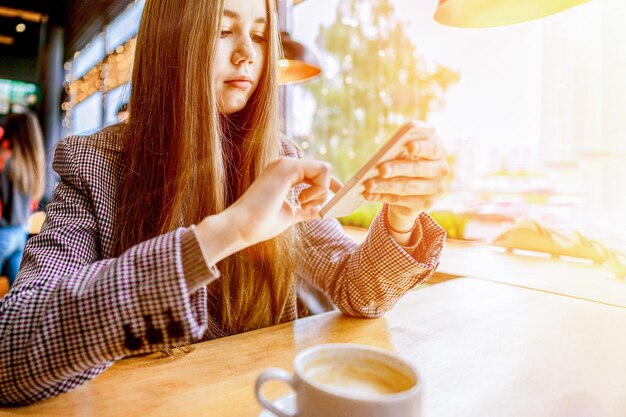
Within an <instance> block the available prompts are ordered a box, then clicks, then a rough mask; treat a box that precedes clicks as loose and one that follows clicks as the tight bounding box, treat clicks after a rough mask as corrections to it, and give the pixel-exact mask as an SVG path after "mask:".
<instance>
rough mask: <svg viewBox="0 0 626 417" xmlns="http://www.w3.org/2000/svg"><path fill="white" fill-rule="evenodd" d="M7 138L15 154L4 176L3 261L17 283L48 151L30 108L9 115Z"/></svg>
mask: <svg viewBox="0 0 626 417" xmlns="http://www.w3.org/2000/svg"><path fill="white" fill-rule="evenodd" d="M4 138H5V139H6V140H8V141H9V149H10V152H11V154H10V156H9V158H8V159H7V160H6V161H5V163H4V166H3V167H2V173H1V175H0V176H1V183H0V187H1V189H0V193H1V201H2V217H1V219H0V262H1V263H2V264H3V265H4V270H5V271H6V274H7V276H8V278H9V284H10V285H13V283H14V282H15V277H16V275H17V271H18V269H19V266H20V262H21V261H22V254H23V253H24V246H25V245H26V239H27V238H28V218H29V217H30V215H31V213H32V207H33V201H34V202H37V203H38V202H39V200H41V197H42V196H43V189H44V181H45V153H44V146H43V139H42V133H41V127H40V125H39V120H38V119H37V116H36V115H35V114H34V113H32V112H30V111H26V112H24V113H16V114H10V115H9V116H7V118H6V119H5V122H4Z"/></svg>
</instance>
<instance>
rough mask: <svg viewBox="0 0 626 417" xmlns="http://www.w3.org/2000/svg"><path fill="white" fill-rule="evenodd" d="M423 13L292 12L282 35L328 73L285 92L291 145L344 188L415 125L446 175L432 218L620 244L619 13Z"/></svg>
mask: <svg viewBox="0 0 626 417" xmlns="http://www.w3.org/2000/svg"><path fill="white" fill-rule="evenodd" d="M320 2H321V3H322V4H320ZM432 14H433V6H432V4H431V3H430V2H414V1H410V0H383V1H356V0H352V1H341V2H339V1H338V0H316V1H315V2H313V1H310V2H306V1H305V2H302V3H300V4H298V5H296V6H295V7H294V9H293V16H294V25H293V27H294V30H293V33H292V36H293V37H294V38H295V39H297V40H299V41H302V42H303V43H305V44H306V45H308V46H313V47H314V48H315V49H317V50H318V52H319V53H320V55H321V56H322V58H323V62H324V65H325V76H324V77H322V78H319V79H317V80H314V81H310V82H308V83H305V84H303V85H301V86H298V87H295V88H293V90H294V106H293V117H295V118H297V120H298V121H297V122H296V123H294V125H295V127H296V129H297V130H296V131H295V139H296V141H297V142H299V143H300V145H301V146H302V147H303V148H305V149H307V152H308V153H309V154H310V155H311V156H313V157H317V158H320V159H328V160H330V161H331V162H332V163H333V167H334V168H333V170H334V172H335V173H336V174H339V176H340V177H341V179H343V180H345V179H346V178H347V177H348V176H349V174H351V173H352V172H354V167H356V166H359V164H360V163H362V162H363V160H364V158H366V156H367V155H369V154H370V153H371V147H372V144H377V143H379V142H380V141H381V140H382V139H381V137H382V138H385V137H387V136H388V135H389V134H390V133H391V131H393V129H394V128H395V126H396V125H397V124H399V123H401V122H402V121H403V120H404V119H405V118H407V117H415V118H420V117H421V118H424V119H426V120H427V121H429V122H430V123H431V124H433V125H434V126H435V127H436V128H437V129H438V132H439V135H440V136H441V138H442V141H443V142H444V145H445V146H446V148H447V152H448V158H449V164H450V165H451V168H452V175H451V177H450V184H449V187H448V189H449V193H448V194H447V195H446V196H445V198H443V199H441V200H440V201H439V203H438V206H437V207H436V209H438V210H451V211H455V212H462V213H469V214H471V215H472V216H474V217H475V218H482V219H485V220H489V219H491V220H494V219H499V220H498V221H497V222H495V223H497V224H499V225H502V224H506V223H507V222H508V224H510V223H511V222H513V221H515V220H519V219H521V218H533V219H535V220H538V221H540V222H541V223H542V224H545V225H547V226H552V227H555V228H567V229H569V230H574V229H578V230H581V231H583V232H585V233H588V234H589V235H591V236H596V237H600V238H601V239H602V241H603V242H606V243H610V244H612V245H613V246H615V247H622V248H623V247H626V216H625V215H624V213H626V180H625V178H626V122H625V120H626V100H624V97H625V96H626V78H624V77H623V73H624V71H625V70H626V48H624V47H623V45H624V44H625V43H626V26H624V25H623V22H624V20H626V3H624V2H620V1H617V0H604V1H596V2H589V3H586V4H584V5H581V6H578V7H574V8H572V9H569V10H567V11H564V12H562V13H559V14H556V15H553V16H549V17H547V18H544V19H541V20H537V21H533V22H528V23H524V24H519V25H514V26H508V27H501V28H493V29H477V30H471V29H456V28H449V27H445V26H442V25H439V24H437V23H436V22H434V20H433V19H432ZM394 37H395V39H396V42H395V44H394V43H390V44H389V45H388V46H386V47H385V48H381V49H379V50H373V49H372V46H374V45H383V44H384V43H383V39H385V38H389V39H394ZM399 42H401V45H400V43H399ZM415 57H417V58H415ZM407 62H410V63H411V65H409V66H407V65H406V63H407ZM394 77H395V78H394ZM402 79H404V80H410V81H408V82H407V83H406V84H407V90H406V91H402V90H399V89H398V85H399V84H398V82H397V81H398V80H400V81H401V80H402ZM416 84H418V85H419V86H420V87H419V89H418V90H419V95H418V96H417V98H415V97H414V96H413V95H412V93H411V92H410V91H409V92H407V91H408V90H410V89H412V88H413V87H415V85H416ZM372 93H374V94H372ZM403 106H404V107H403ZM360 150H365V152H360ZM351 160H354V161H355V162H354V163H353V162H350V161H351ZM485 230H486V229H485ZM491 236H493V233H492V234H490V235H487V236H482V237H491Z"/></svg>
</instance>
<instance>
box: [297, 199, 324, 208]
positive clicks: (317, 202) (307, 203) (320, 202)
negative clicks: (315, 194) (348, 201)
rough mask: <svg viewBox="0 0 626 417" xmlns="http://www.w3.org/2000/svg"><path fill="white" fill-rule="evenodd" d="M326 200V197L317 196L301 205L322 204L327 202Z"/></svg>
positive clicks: (303, 206) (305, 206)
mask: <svg viewBox="0 0 626 417" xmlns="http://www.w3.org/2000/svg"><path fill="white" fill-rule="evenodd" d="M326 200H327V199H326V198H317V199H315V200H311V201H307V202H306V203H303V204H301V205H300V207H302V208H308V207H313V206H321V205H322V204H324V203H325V202H326Z"/></svg>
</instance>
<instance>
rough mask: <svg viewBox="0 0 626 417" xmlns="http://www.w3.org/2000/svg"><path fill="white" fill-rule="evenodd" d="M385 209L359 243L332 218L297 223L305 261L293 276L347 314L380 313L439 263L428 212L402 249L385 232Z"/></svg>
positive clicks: (438, 233) (440, 234)
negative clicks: (304, 280) (418, 233)
mask: <svg viewBox="0 0 626 417" xmlns="http://www.w3.org/2000/svg"><path fill="white" fill-rule="evenodd" d="M385 213H386V210H383V211H382V212H381V213H380V214H379V215H378V216H377V217H376V218H375V219H374V221H373V223H372V225H371V227H370V230H369V233H368V235H367V238H366V240H365V241H364V242H363V243H362V244H360V245H357V244H356V243H355V242H354V241H353V240H352V238H350V237H349V236H348V235H347V234H346V233H345V232H344V231H343V228H342V227H341V225H340V224H339V222H338V221H337V220H335V219H328V220H321V219H320V220H313V221H310V222H307V223H305V224H303V225H302V228H301V230H302V232H303V233H302V235H303V237H302V252H303V254H302V256H303V259H304V260H305V261H304V262H302V263H300V264H299V269H300V271H299V274H300V275H302V276H304V277H307V278H308V279H309V280H310V281H311V282H312V283H313V284H314V285H315V286H316V287H318V288H319V289H320V290H322V291H323V292H325V293H326V294H328V296H329V297H330V298H331V300H332V301H333V303H334V304H335V305H336V306H337V307H338V308H339V309H340V310H341V311H342V312H343V313H345V314H347V315H350V316H357V317H379V316H381V315H382V314H383V313H384V312H385V311H388V310H389V309H391V308H392V307H393V305H394V304H395V303H396V302H397V301H398V300H399V299H400V297H401V296H402V295H403V294H404V293H406V292H407V291H409V290H410V289H412V288H414V287H415V286H416V285H419V284H421V283H424V282H425V281H426V280H428V278H429V277H430V276H431V275H432V274H433V272H434V271H435V269H436V268H437V266H438V265H439V257H440V255H441V251H442V249H443V243H444V239H445V232H444V231H443V229H442V228H441V227H440V226H439V225H438V224H437V223H436V222H435V221H434V220H433V219H432V217H430V215H428V214H426V213H422V214H421V215H420V217H419V230H420V231H421V239H419V242H416V243H415V244H414V245H413V246H411V247H402V246H400V245H398V244H397V243H396V241H395V240H394V239H393V238H392V237H391V235H390V234H389V231H388V229H387V226H386V221H385ZM418 238H419V236H418Z"/></svg>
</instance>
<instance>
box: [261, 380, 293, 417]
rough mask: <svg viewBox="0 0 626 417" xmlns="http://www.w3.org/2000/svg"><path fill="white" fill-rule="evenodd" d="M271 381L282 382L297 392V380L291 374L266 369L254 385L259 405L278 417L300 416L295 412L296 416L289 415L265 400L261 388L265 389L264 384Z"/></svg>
mask: <svg viewBox="0 0 626 417" xmlns="http://www.w3.org/2000/svg"><path fill="white" fill-rule="evenodd" d="M271 380H277V381H282V382H284V383H285V384H287V385H289V386H290V387H291V389H293V390H294V391H295V390H296V388H295V380H294V378H293V376H292V375H291V374H290V373H288V372H287V371H285V370H283V369H280V368H270V369H266V370H265V371H263V372H262V373H261V375H259V376H258V377H257V379H256V383H255V384H254V391H255V394H256V399H257V401H258V402H259V404H261V406H262V407H263V408H265V409H266V410H268V411H271V412H272V413H274V414H276V415H277V416H278V417H296V416H297V414H298V412H297V411H296V412H295V414H287V413H285V412H284V411H281V410H279V409H278V408H277V407H276V406H275V405H274V404H272V403H271V402H270V401H269V400H268V399H267V398H265V397H264V396H263V394H261V388H262V387H263V384H265V383H266V382H267V381H271Z"/></svg>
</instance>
